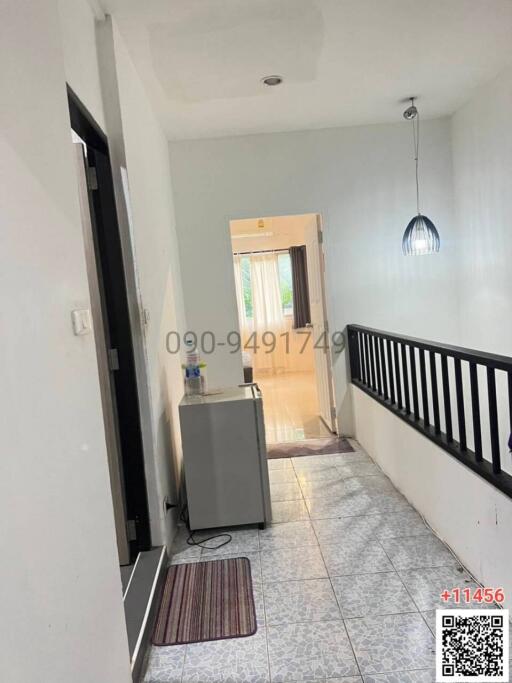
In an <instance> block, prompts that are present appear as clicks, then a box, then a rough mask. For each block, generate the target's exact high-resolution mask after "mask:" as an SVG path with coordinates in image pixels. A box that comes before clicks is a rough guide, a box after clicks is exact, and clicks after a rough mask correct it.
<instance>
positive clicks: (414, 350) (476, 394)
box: [347, 325, 512, 497]
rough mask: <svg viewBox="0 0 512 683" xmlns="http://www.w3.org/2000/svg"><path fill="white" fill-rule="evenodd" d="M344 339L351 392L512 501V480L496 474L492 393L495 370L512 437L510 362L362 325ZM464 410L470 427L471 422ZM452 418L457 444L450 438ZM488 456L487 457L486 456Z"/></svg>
mask: <svg viewBox="0 0 512 683" xmlns="http://www.w3.org/2000/svg"><path fill="white" fill-rule="evenodd" d="M347 333H348V334H347V337H348V350H349V360H350V373H351V381H352V383H353V384H354V385H355V386H357V387H359V388H360V389H361V390H362V391H364V392H366V393H367V394H369V395H370V396H372V398H374V399H375V400H377V401H378V402H379V403H381V404H382V405H383V406H385V407H386V408H388V409H389V410H391V411H392V412H393V413H394V414H395V415H397V416H398V417H400V418H401V419H402V420H404V421H405V422H407V423H408V424H409V425H410V426H411V427H413V428H414V429H416V430H418V431H419V432H421V433H422V434H424V436H426V437H427V438H428V439H430V440H431V441H433V442H434V443H436V444H437V445H438V446H440V447H441V448H443V449H444V450H445V451H447V452H448V453H450V455H452V456H453V457H455V458H456V459H457V460H459V461H460V462H462V463H463V464H464V465H466V466H467V467H469V468H471V469H472V470H473V471H474V472H476V473H477V474H479V475H480V476H481V477H483V478H484V479H486V480H487V481H488V482H490V483H491V484H493V485H494V486H496V487H497V488H498V489H500V490H501V491H502V492H503V493H505V494H506V495H508V496H510V497H512V476H511V475H510V474H508V473H507V472H504V471H503V470H502V468H501V444H500V437H499V434H500V430H499V427H500V419H499V414H498V401H497V388H496V371H498V372H500V373H501V372H505V373H506V380H507V391H508V405H507V412H506V415H505V418H506V419H507V420H508V426H509V429H510V431H511V432H512V358H509V357H508V356H500V355H496V354H491V353H485V352H482V351H475V350H472V349H465V348H462V347H459V346H451V345H449V344H441V343H437V342H432V341H427V340H424V339H417V338H415V337H408V336H404V335H398V334H394V333H391V332H384V331H382V330H375V329H372V328H369V327H363V326H361V325H348V326H347ZM479 367H483V368H485V371H486V379H487V382H486V385H487V402H488V419H489V436H490V438H489V442H488V443H487V442H486V443H485V446H486V447H487V446H488V449H487V448H484V444H483V443H482V420H481V398H480V394H481V387H480V385H481V384H482V382H481V381H479V373H478V368H479ZM464 376H465V377H466V382H464ZM452 383H453V385H452V386H454V388H455V392H454V393H455V415H454V416H452V392H451V384H452ZM465 384H466V385H469V387H467V386H466V389H467V388H469V393H470V398H471V401H470V402H469V401H468V402H467V404H466V400H465ZM468 409H470V410H468ZM468 412H470V413H471V422H468V418H467V413H468ZM454 417H456V426H457V436H458V440H456V439H455V438H454V433H453V432H454V424H453V423H454V419H453V418H454ZM501 418H502V419H503V413H501ZM468 427H470V428H471V429H472V442H473V443H472V445H473V449H470V448H469V447H468V438H467V431H468ZM486 450H488V451H489V452H490V458H487V457H485V456H486V454H485V453H484V451H486Z"/></svg>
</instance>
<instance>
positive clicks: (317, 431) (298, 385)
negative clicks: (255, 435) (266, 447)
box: [255, 372, 331, 444]
mask: <svg viewBox="0 0 512 683" xmlns="http://www.w3.org/2000/svg"><path fill="white" fill-rule="evenodd" d="M255 381H256V382H257V383H258V386H259V387H260V389H261V391H262V393H263V408H264V411H265V433H266V437H267V443H269V444H272V443H279V442H283V441H303V440H304V439H315V438H320V437H327V436H330V434H331V432H330V431H329V430H328V429H327V427H326V425H325V423H324V422H323V421H322V420H321V419H320V417H319V416H318V413H319V408H318V398H317V392H316V377H315V373H314V372H285V373H281V374H276V375H264V374H259V375H258V376H257V377H255Z"/></svg>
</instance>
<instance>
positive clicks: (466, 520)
mask: <svg viewBox="0 0 512 683" xmlns="http://www.w3.org/2000/svg"><path fill="white" fill-rule="evenodd" d="M351 389H352V395H353V401H354V415H355V424H356V434H357V439H358V441H359V443H360V444H361V445H362V446H363V448H364V449H365V450H367V451H368V453H370V455H371V456H372V458H373V459H374V460H375V461H376V462H377V463H378V464H379V465H380V467H381V468H382V469H383V470H384V472H385V473H386V474H387V475H388V476H389V477H390V478H391V479H392V481H393V483H394V484H395V486H396V487H397V488H398V489H399V490H400V491H401V492H402V493H403V494H404V495H405V496H406V498H407V499H408V500H409V501H410V502H411V503H412V505H414V507H415V508H416V509H417V510H419V512H420V513H421V514H422V515H423V516H424V517H425V519H426V520H427V522H428V523H429V524H430V526H431V527H432V528H433V529H434V530H435V531H436V533H437V534H438V535H439V536H440V538H442V539H443V540H444V541H445V542H446V543H448V545H449V546H450V547H451V548H452V549H453V550H454V552H455V553H456V554H457V556H458V557H459V559H460V560H461V562H462V563H463V564H464V565H465V566H466V567H467V568H468V569H469V570H470V572H471V573H472V574H473V575H474V576H475V577H476V578H477V579H478V580H479V581H480V582H481V583H483V585H485V586H492V587H494V588H498V587H502V588H503V589H504V590H505V595H506V597H507V600H506V605H505V606H506V607H509V608H510V607H512V572H511V571H510V567H511V566H512V545H511V543H510V529H511V528H512V500H511V499H510V498H509V497H508V496H505V495H504V494H503V493H501V492H500V491H498V489H496V488H495V487H494V486H492V485H491V484H488V483H487V482H486V481H485V480H484V479H482V478H481V477H479V476H478V475H477V474H475V473H474V472H473V471H472V470H470V469H468V468H467V467H464V465H462V464H461V463H459V462H458V461H457V460H455V458H452V457H451V456H450V455H448V453H446V451H444V450H442V449H441V448H439V447H438V446H436V445H435V444H433V443H432V442H431V441H429V439H427V438H426V437H424V436H423V435H421V434H420V433H419V432H417V431H416V430H415V429H412V428H411V427H409V425H407V424H406V423H405V422H403V421H402V420H401V419H400V418H398V417H396V416H395V415H393V414H392V413H391V412H390V411H389V410H387V408H384V407H383V406H382V405H380V404H379V403H377V401H375V400H374V399H373V398H371V397H370V396H368V395H367V394H365V393H364V392H363V391H361V390H360V389H358V388H357V387H355V386H352V387H351Z"/></svg>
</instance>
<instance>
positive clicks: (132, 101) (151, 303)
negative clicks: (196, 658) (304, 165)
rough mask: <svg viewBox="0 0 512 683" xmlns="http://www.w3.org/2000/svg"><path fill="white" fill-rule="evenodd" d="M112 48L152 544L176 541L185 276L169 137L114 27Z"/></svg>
mask: <svg viewBox="0 0 512 683" xmlns="http://www.w3.org/2000/svg"><path fill="white" fill-rule="evenodd" d="M113 35H114V47H115V56H116V68H117V77H118V84H119V96H120V106H121V118H122V127H123V138H124V147H125V153H126V165H127V171H128V180H129V187H130V198H131V210H132V219H133V237H134V244H133V248H134V254H135V259H136V263H137V273H138V280H139V285H140V295H141V304H142V306H143V307H144V308H145V309H146V310H147V311H148V312H149V315H150V319H149V323H148V325H147V326H146V328H145V344H146V354H147V360H148V374H149V387H150V396H151V409H152V421H153V448H154V453H153V458H154V462H153V472H152V475H150V476H149V477H148V489H149V491H150V498H151V511H150V512H151V532H152V540H153V543H154V544H158V543H168V544H170V543H171V542H172V538H173V536H174V534H175V532H176V521H177V513H176V512H174V513H172V514H171V513H166V512H165V510H164V505H163V501H164V498H165V497H166V496H168V497H169V499H170V501H171V502H177V486H178V483H177V482H178V479H179V476H180V472H181V455H182V451H181V437H180V433H179V415H178V403H179V401H180V399H181V397H182V395H183V378H182V375H183V371H182V369H181V360H182V359H181V356H180V355H179V354H174V355H171V354H169V353H168V352H167V349H166V335H167V333H168V332H170V331H171V330H175V331H179V332H183V330H184V328H185V321H184V311H183V299H182V291H181V273H180V263H179V254H178V246H177V237H176V226H175V218H174V205H173V197H172V187H171V174H170V165H169V154H168V151H167V140H166V138H165V136H164V134H163V132H162V129H161V127H160V125H159V123H158V121H157V120H156V118H155V115H154V113H153V111H152V109H151V106H150V104H149V101H148V99H147V97H146V93H145V91H144V88H143V86H142V83H141V81H140V79H139V77H138V74H137V72H136V71H135V68H134V66H133V63H132V62H131V59H130V57H129V55H128V52H127V50H126V48H125V46H124V43H123V41H122V38H121V36H120V34H119V32H118V31H117V30H116V28H115V25H114V32H113Z"/></svg>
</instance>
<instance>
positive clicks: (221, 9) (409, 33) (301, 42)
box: [102, 0, 512, 139]
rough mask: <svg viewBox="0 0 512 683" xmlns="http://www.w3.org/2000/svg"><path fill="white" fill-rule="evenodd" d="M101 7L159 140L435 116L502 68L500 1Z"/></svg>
mask: <svg viewBox="0 0 512 683" xmlns="http://www.w3.org/2000/svg"><path fill="white" fill-rule="evenodd" d="M102 1H103V5H104V6H105V9H106V10H107V11H108V12H110V13H111V14H112V15H113V16H114V17H115V19H116V22H117V25H118V27H119V29H120V31H121V33H122V35H123V37H124V39H125V42H126V44H127V46H128V50H129V52H130V54H131V56H132V59H133V61H134V63H135V66H136V68H137V70H138V72H139V74H140V76H141V78H142V80H143V81H144V83H145V86H146V89H147V92H148V95H149V97H150V99H151V101H152V103H153V105H154V108H155V111H156V112H157V115H158V116H159V118H160V120H161V121H162V124H163V126H164V129H165V131H166V133H167V135H168V137H169V138H170V139H184V138H199V137H216V136H223V135H240V134H246V133H260V132H271V131H290V130H304V129H308V128H328V127H333V126H346V125H358V124H367V123H380V122H390V121H399V120H400V117H401V112H402V110H403V108H404V107H403V106H402V105H401V104H400V100H401V99H402V98H404V97H407V96H409V95H419V96H420V99H419V101H418V106H419V108H420V111H421V113H422V115H423V116H425V117H438V116H443V115H447V114H451V113H453V111H455V110H456V109H457V108H458V107H459V106H460V105H461V104H463V103H464V101H465V100H466V99H468V97H469V96H470V94H471V92H472V90H473V89H474V88H475V87H477V86H478V85H480V84H482V83H484V82H486V81H488V80H490V79H492V78H493V77H494V76H495V75H497V74H498V73H499V71H501V69H503V68H504V67H505V66H507V65H508V64H510V63H511V62H512V50H511V44H512V41H511V35H512V2H511V0H102ZM269 74H279V75H281V76H283V78H284V83H283V84H282V85H281V86H278V87H277V88H268V87H265V86H263V85H262V84H261V83H260V79H261V78H262V77H263V76H266V75H269Z"/></svg>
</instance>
